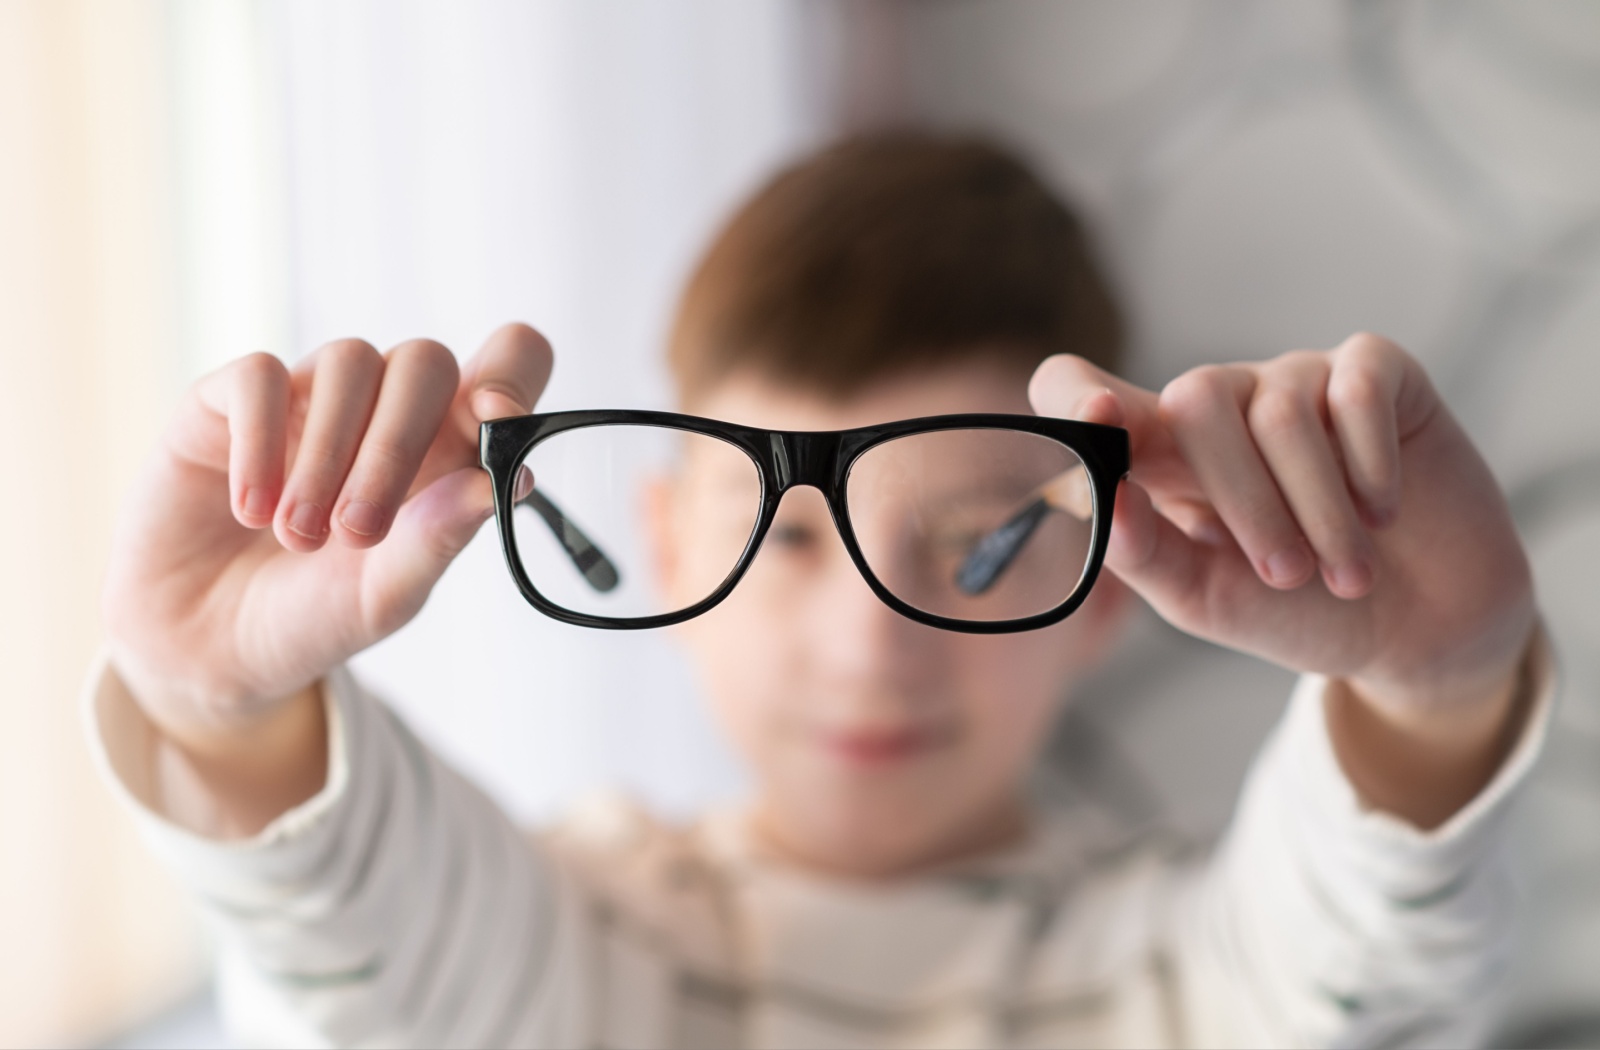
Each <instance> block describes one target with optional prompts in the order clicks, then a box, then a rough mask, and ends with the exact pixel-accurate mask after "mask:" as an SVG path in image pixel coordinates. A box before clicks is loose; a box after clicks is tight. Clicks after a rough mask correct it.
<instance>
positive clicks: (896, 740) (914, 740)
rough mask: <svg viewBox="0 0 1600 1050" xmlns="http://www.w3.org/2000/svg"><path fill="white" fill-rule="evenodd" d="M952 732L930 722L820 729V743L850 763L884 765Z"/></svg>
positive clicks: (923, 751) (914, 754) (924, 748)
mask: <svg viewBox="0 0 1600 1050" xmlns="http://www.w3.org/2000/svg"><path fill="white" fill-rule="evenodd" d="M950 737H951V734H950V733H949V732H946V731H941V730H940V729H939V728H937V727H933V726H901V727H896V728H881V729H880V728H874V729H842V730H823V731H822V733H821V734H820V740H821V743H822V745H823V746H824V747H825V748H827V750H828V751H830V752H831V753H833V754H834V755H835V756H837V757H839V758H841V759H843V760H844V761H846V762H849V763H851V764H853V765H862V766H883V765H889V764H892V763H896V762H903V761H906V760H909V759H912V758H916V757H919V756H921V755H924V754H927V753H928V752H930V751H932V750H934V749H935V748H938V747H940V746H942V745H943V744H945V743H946V742H948V740H949V739H950Z"/></svg>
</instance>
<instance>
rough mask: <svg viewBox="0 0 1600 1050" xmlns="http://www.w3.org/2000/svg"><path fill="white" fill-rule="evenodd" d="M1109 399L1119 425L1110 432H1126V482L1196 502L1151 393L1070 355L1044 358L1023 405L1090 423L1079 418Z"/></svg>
mask: <svg viewBox="0 0 1600 1050" xmlns="http://www.w3.org/2000/svg"><path fill="white" fill-rule="evenodd" d="M1107 394H1109V395H1110V396H1111V397H1113V398H1114V399H1115V401H1116V403H1117V404H1118V406H1119V407H1120V411H1121V414H1122V415H1121V421H1120V422H1118V423H1115V424H1113V425H1114V426H1120V427H1124V428H1126V429H1127V431H1128V444H1129V450H1130V452H1131V453H1132V457H1133V458H1132V469H1131V476H1132V477H1133V478H1135V480H1137V481H1139V482H1140V484H1143V485H1146V486H1149V487H1152V488H1154V489H1156V490H1159V491H1160V492H1161V493H1162V494H1163V495H1164V496H1174V497H1176V496H1190V497H1193V496H1197V495H1199V489H1198V488H1197V487H1196V485H1195V482H1194V478H1193V476H1192V475H1191V474H1190V472H1189V470H1188V467H1187V465H1186V464H1185V463H1184V462H1183V457H1182V456H1181V455H1180V454H1179V452H1178V449H1177V446H1176V445H1175V444H1174V443H1173V440H1172V435H1171V432H1170V431H1169V430H1168V428H1167V425H1166V424H1165V423H1164V422H1163V421H1162V419H1161V416H1160V412H1159V410H1158V399H1157V397H1156V395H1155V394H1154V393H1152V392H1151V391H1148V390H1145V389H1143V388H1141V387H1138V386H1135V385H1134V384H1132V383H1129V382H1128V381H1127V380H1125V379H1122V378H1120V377H1118V376H1115V375H1112V374H1111V373H1110V372H1107V371H1105V370H1104V369H1102V368H1098V367H1096V366H1095V365H1093V364H1091V363H1090V362H1088V361H1085V360H1084V359H1083V358H1081V357H1078V356H1077V355H1075V354H1056V355H1055V356H1053V357H1048V358H1046V359H1045V360H1044V361H1043V362H1042V363H1041V364H1040V365H1039V367H1038V368H1037V369H1035V370H1034V373H1033V378H1032V379H1031V380H1030V381H1029V383H1028V400H1029V401H1030V402H1032V404H1033V410H1034V411H1035V412H1037V413H1039V414H1040V415H1044V416H1056V417H1058V418H1061V419H1081V420H1084V421H1086V422H1096V420H1094V419H1089V418H1088V416H1087V415H1086V414H1085V413H1087V412H1088V411H1089V409H1090V405H1091V403H1092V402H1094V401H1095V400H1096V399H1097V398H1099V397H1100V396H1101V395H1107Z"/></svg>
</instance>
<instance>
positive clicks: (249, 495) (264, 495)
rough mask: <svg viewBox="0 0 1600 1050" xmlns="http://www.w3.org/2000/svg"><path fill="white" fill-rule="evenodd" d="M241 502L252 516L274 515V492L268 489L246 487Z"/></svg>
mask: <svg viewBox="0 0 1600 1050" xmlns="http://www.w3.org/2000/svg"><path fill="white" fill-rule="evenodd" d="M239 502H240V504H241V505H242V506H243V507H244V512H245V513H246V514H248V515H249V516H250V517H252V518H270V517H272V493H271V492H269V491H268V490H266V489H261V488H254V489H245V490H244V498H243V499H242V500H240V501H239Z"/></svg>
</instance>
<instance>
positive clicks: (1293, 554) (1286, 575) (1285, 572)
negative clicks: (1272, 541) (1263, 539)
mask: <svg viewBox="0 0 1600 1050" xmlns="http://www.w3.org/2000/svg"><path fill="white" fill-rule="evenodd" d="M1310 568H1311V557H1310V555H1308V554H1306V552H1305V551H1304V550H1302V549H1301V548H1299V547H1290V548H1289V549H1288V550H1281V551H1278V552H1277V553H1276V554H1273V555H1272V556H1270V557H1269V558H1267V575H1268V576H1270V577H1272V582H1273V583H1278V584H1290V583H1294V582H1295V581H1296V580H1298V579H1300V578H1301V577H1303V576H1304V575H1305V574H1306V572H1307V571H1308V570H1309V569H1310Z"/></svg>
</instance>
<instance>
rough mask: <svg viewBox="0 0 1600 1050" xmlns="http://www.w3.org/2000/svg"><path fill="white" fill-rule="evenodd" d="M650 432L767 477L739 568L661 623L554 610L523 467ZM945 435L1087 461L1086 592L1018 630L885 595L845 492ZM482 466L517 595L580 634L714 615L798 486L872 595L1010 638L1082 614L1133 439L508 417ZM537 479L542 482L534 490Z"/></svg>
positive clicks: (1049, 424)
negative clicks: (541, 579) (679, 434)
mask: <svg viewBox="0 0 1600 1050" xmlns="http://www.w3.org/2000/svg"><path fill="white" fill-rule="evenodd" d="M629 425H631V426H652V427H664V428H666V429H669V430H682V431H687V432H689V433H694V434H704V435H706V436H708V437H713V438H720V439H721V440H723V441H725V442H727V443H728V444H731V445H733V446H735V447H736V448H738V449H740V450H741V451H743V452H744V453H745V454H746V455H748V456H749V457H750V459H751V461H752V462H753V463H754V464H755V466H756V470H757V472H758V473H759V474H760V477H761V511H760V515H759V516H758V518H757V519H756V524H755V528H754V529H752V530H751V533H750V538H749V540H748V541H747V542H746V544H745V548H744V551H743V552H742V553H741V554H740V555H739V562H738V564H737V565H735V566H734V568H733V570H732V571H731V572H729V573H728V576H727V578H726V579H724V580H723V581H722V583H721V584H720V585H719V586H718V587H717V589H716V590H715V591H713V592H712V593H711V594H710V595H708V596H707V597H705V598H704V599H702V600H701V601H699V602H696V603H695V604H694V605H691V606H689V607H688V608H685V609H679V610H678V611H676V612H670V613H658V614H656V615H653V616H630V617H607V616H594V615H591V614H588V613H580V612H575V611H573V610H571V609H567V608H565V607H563V606H560V605H557V604H555V603H554V602H552V601H550V600H549V599H548V598H546V597H545V596H544V595H543V594H541V593H540V592H539V589H538V588H537V587H535V586H534V585H533V581H532V580H530V579H529V578H528V575H527V573H526V572H525V571H524V570H523V567H522V558H521V556H520V554H519V553H518V550H517V540H516V529H515V527H514V524H513V520H512V513H513V511H514V509H515V506H516V500H515V498H514V496H515V492H514V490H515V488H516V482H517V467H518V466H519V465H520V464H521V463H522V461H523V459H524V458H525V457H526V456H527V454H528V453H529V452H530V451H531V450H532V449H533V447H534V446H535V445H538V444H539V443H540V442H542V441H545V440H548V439H549V438H552V437H554V436H556V435H557V434H562V433H565V432H567V431H569V430H578V429H581V428H584V427H595V426H629ZM943 430H1014V431H1022V432H1024V433H1029V434H1039V435H1042V436H1044V437H1047V438H1051V439H1053V440H1056V441H1059V442H1060V443H1061V444H1063V445H1065V446H1067V447H1068V448H1069V449H1071V450H1072V451H1073V452H1074V453H1076V454H1077V456H1078V458H1079V459H1080V460H1082V461H1083V465H1084V468H1085V469H1086V470H1087V471H1088V475H1089V487H1090V490H1091V492H1092V493H1093V497H1094V542H1093V546H1092V547H1091V549H1090V551H1089V559H1088V562H1087V563H1086V565H1085V567H1084V570H1083V573H1082V575H1080V576H1079V578H1078V585H1077V587H1076V588H1074V589H1073V591H1072V593H1071V594H1069V595H1068V596H1067V598H1066V599H1065V600H1064V601H1062V602H1061V604H1059V605H1057V606H1056V607H1055V608H1053V609H1050V610H1048V611H1046V612H1042V613H1036V614H1034V615H1033V616H1027V617H1022V618H1020V619H1014V620H961V619H954V618H951V617H947V616H939V615H937V614H935V613H930V612H926V611H924V610H922V609H918V608H916V607H915V606H913V605H909V604H907V603H906V602H904V601H902V600H901V599H899V598H897V597H895V595H894V594H893V593H892V592H890V590H889V589H888V588H887V587H885V586H884V585H883V584H882V583H881V582H880V581H879V580H878V577H877V576H876V575H875V574H874V573H873V571H872V569H871V567H870V566H869V565H868V564H867V559H866V556H865V555H863V554H862V553H861V547H860V545H859V544H858V543H857V542H856V536H855V531H854V529H853V528H852V527H851V525H850V512H849V500H848V496H847V487H848V484H849V480H850V470H851V468H852V467H853V466H854V465H855V462H856V460H858V459H859V458H860V457H861V455H862V454H863V453H865V452H866V451H867V450H869V449H871V448H874V447H876V446H878V445H881V444H883V443H884V442H886V441H892V440H894V439H897V438H903V437H908V436H910V435H913V434H926V433H936V432H938V431H943ZM478 456H479V461H480V462H481V463H482V465H483V469H484V470H486V471H488V472H489V476H490V478H491V480H492V482H493V486H494V513H495V521H496V524H497V525H498V527H499V530H500V546H501V550H502V551H503V552H504V554H505V558H506V565H507V567H508V568H509V569H510V570H511V576H512V579H513V580H515V581H516V584H517V589H518V590H520V591H521V592H522V596H523V598H525V599H527V601H528V603H529V604H530V605H532V606H533V607H534V608H536V609H538V610H539V611H540V612H542V613H544V614H545V615H546V616H549V617H551V618H552V619H556V620H560V621H562V622H563V623H570V624H576V625H577V626H580V627H597V628H603V629H609V630H638V629H643V628H648V627H669V626H671V625H673V624H677V623H683V622H684V621H685V620H692V619H694V618H695V617H696V616H700V615H702V614H703V613H706V612H708V611H710V610H711V609H713V608H715V607H716V606H717V605H718V604H719V603H720V602H721V601H722V600H723V599H725V598H726V597H727V596H728V595H729V594H731V593H732V592H733V589H734V587H735V586H737V585H738V583H739V581H740V580H741V579H742V578H743V577H744V574H745V572H746V571H747V570H748V569H749V567H750V563H751V562H752V561H754V559H755V556H756V552H757V551H759V550H760V549H761V542H762V540H764V539H765V538H766V535H767V530H768V529H769V528H770V527H771V526H772V522H773V519H774V517H775V516H776V515H777V512H778V504H779V502H780V501H781V500H782V499H783V495H784V493H786V492H788V491H789V490H790V489H792V488H794V487H796V486H799V485H810V486H812V487H814V488H816V489H818V490H819V491H820V492H821V493H822V495H823V497H824V499H825V500H826V501H827V504H828V513H829V515H830V516H831V517H832V518H833V525H834V528H835V529H836V530H838V533H839V538H840V539H841V540H842V541H843V542H844V546H845V550H846V551H848V552H849V554H850V560H851V561H853V562H854V563H855V566H856V568H857V569H858V570H859V571H860V573H861V575H862V578H863V579H865V580H866V581H867V586H868V587H870V588H871V589H872V592H873V593H874V594H876V595H877V596H878V598H879V599H880V600H881V601H883V603H884V604H885V605H888V606H889V607H890V608H891V609H893V610H894V611H895V612H898V613H900V614H901V615H902V616H905V617H908V618H910V619H912V620H915V621H916V622H918V623H923V624H927V625H928V626H930V627H938V628H942V629H944V630H947V631H960V632H963V633H966V634H1007V633H1011V632H1015V631H1031V630H1035V629H1037V628H1040V627H1048V626H1050V625H1051V624H1054V623H1059V622H1060V621H1062V620H1064V619H1066V618H1067V617H1068V616H1070V615H1072V613H1073V612H1074V611H1075V610H1076V609H1077V608H1078V606H1080V605H1082V604H1083V602H1084V599H1086V598H1087V597H1088V596H1089V591H1090V590H1091V589H1092V588H1093V586H1094V582H1095V580H1096V579H1097V578H1098V576H1099V574H1100V567H1101V565H1102V563H1103V562H1104V560H1105V553H1106V547H1107V545H1108V544H1109V543H1110V540H1111V518H1112V514H1113V512H1114V509H1115V505H1116V495H1117V483H1118V482H1119V481H1120V480H1121V479H1122V478H1123V477H1125V476H1126V475H1127V473H1128V468H1129V464H1130V461H1131V453H1130V450H1129V442H1128V432H1127V431H1126V430H1124V429H1123V428H1122V427H1113V426H1106V425H1103V424H1099V423H1084V422H1079V421H1077V420H1070V419H1055V418H1051V417H1048V416H1025V415H1009V414H1005V413H987V412H986V413H967V414H958V415H942V416H924V417H921V418H918V419H902V420H896V421H894V422H891V423H880V424H878V425H875V426H869V427H858V428H855V429H852V430H810V431H808V430H802V431H793V430H766V429H762V428H760V427H749V426H743V425H740V424H737V423H727V422H723V421H722V420H717V419H706V418H704V417H701V416H690V415H684V414H682V413H678V412H654V411H644V410H633V409H590V410H580V411H572V412H541V413H535V414H533V415H526V416H507V417H505V418H502V419H492V420H489V421H487V422H485V423H483V424H482V425H481V426H480V427H479V429H478ZM537 481H538V479H537V478H535V484H537Z"/></svg>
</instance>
